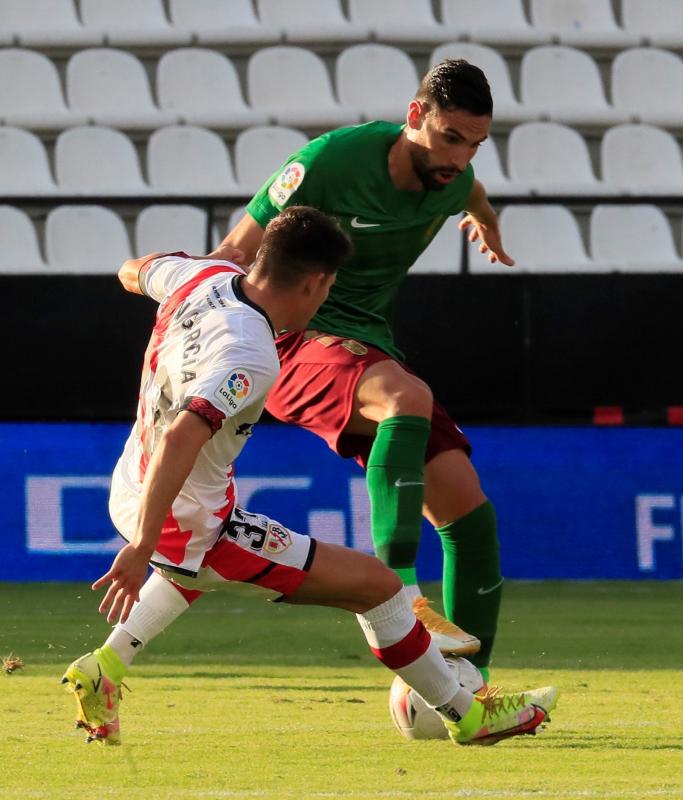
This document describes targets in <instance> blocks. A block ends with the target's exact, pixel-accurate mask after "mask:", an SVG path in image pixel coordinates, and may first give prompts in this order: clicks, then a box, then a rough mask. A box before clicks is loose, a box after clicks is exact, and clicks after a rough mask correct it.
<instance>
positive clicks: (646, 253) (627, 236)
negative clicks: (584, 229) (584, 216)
mask: <svg viewBox="0 0 683 800" xmlns="http://www.w3.org/2000/svg"><path fill="white" fill-rule="evenodd" d="M590 240H591V253H592V255H593V258H594V259H595V260H596V261H597V262H598V263H600V264H602V265H604V266H605V267H606V268H609V269H612V270H616V271H618V272H680V271H682V270H683V261H681V259H680V258H679V257H678V253H677V252H676V248H675V247H674V242H673V236H672V234H671V226H670V225H669V221H668V220H667V218H666V216H665V215H664V213H663V212H662V210H661V209H659V208H657V207H656V206H651V205H633V206H613V205H599V206H596V207H595V208H594V209H593V213H592V214H591V221H590Z"/></svg>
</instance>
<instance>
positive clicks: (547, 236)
mask: <svg viewBox="0 0 683 800" xmlns="http://www.w3.org/2000/svg"><path fill="white" fill-rule="evenodd" d="M500 230H501V236H502V239H503V242H504V245H505V250H506V252H508V253H509V254H510V255H511V256H512V258H514V259H515V266H514V267H506V266H505V265H504V264H503V265H500V264H489V263H488V261H487V260H486V256H483V255H481V254H480V253H476V254H475V255H472V251H473V250H474V249H476V245H473V246H472V247H471V248H470V271H471V272H475V273H482V274H486V273H487V272H492V271H495V272H506V273H508V274H519V273H520V272H540V273H543V272H602V271H604V270H603V269H601V267H600V266H599V265H597V264H595V263H593V261H592V259H590V258H589V257H588V254H587V253H586V248H585V247H584V244H583V240H582V238H581V232H580V231H579V226H578V223H577V221H576V219H575V218H574V215H573V214H572V213H571V211H569V209H568V208H565V207H564V206H556V205H514V206H507V207H506V208H504V209H503V211H502V212H501V215H500Z"/></svg>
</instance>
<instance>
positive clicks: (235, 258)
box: [210, 242, 249, 268]
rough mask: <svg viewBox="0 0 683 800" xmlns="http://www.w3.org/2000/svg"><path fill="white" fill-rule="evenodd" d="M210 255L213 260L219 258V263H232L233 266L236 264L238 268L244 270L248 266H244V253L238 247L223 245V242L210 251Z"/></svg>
mask: <svg viewBox="0 0 683 800" xmlns="http://www.w3.org/2000/svg"><path fill="white" fill-rule="evenodd" d="M210 255H211V256H212V257H213V258H220V259H221V261H232V263H233V264H237V266H239V267H244V268H246V267H248V266H249V264H245V261H246V258H245V255H244V252H243V251H242V250H240V249H239V247H233V246H232V245H230V244H225V242H223V243H221V244H220V245H218V247H217V248H216V249H215V250H212V252H211V253H210Z"/></svg>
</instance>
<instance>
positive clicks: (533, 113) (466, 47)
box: [429, 42, 541, 124]
mask: <svg viewBox="0 0 683 800" xmlns="http://www.w3.org/2000/svg"><path fill="white" fill-rule="evenodd" d="M445 58H464V59H465V61H469V62H470V64H474V65H475V66H477V67H479V68H480V69H482V70H483V71H484V74H485V75H486V79H487V80H488V82H489V84H490V86H491V93H492V94H493V122H494V124H496V123H500V122H503V123H507V124H516V123H518V122H530V121H531V120H534V119H539V117H540V115H541V111H540V109H538V108H533V107H532V106H531V105H529V104H524V105H522V104H521V103H520V102H519V101H518V100H517V98H516V97H515V95H514V92H513V91H512V81H511V79H510V70H509V69H508V65H507V63H506V62H505V59H504V58H503V56H501V54H500V53H499V52H498V51H497V50H494V49H493V48H492V47H486V46H485V45H481V44H470V43H469V42H447V43H446V44H442V45H440V46H439V47H437V48H435V49H434V50H433V51H432V54H431V56H430V58H429V66H430V67H433V66H434V65H435V64H438V63H439V62H440V61H443V60H444V59H445Z"/></svg>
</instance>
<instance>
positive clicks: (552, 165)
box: [508, 122, 614, 195]
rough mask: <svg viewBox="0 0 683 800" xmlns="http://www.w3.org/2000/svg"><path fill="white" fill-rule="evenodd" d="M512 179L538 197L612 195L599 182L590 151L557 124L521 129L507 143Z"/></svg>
mask: <svg viewBox="0 0 683 800" xmlns="http://www.w3.org/2000/svg"><path fill="white" fill-rule="evenodd" d="M508 166H509V171H510V178H511V179H512V180H513V181H520V182H522V183H527V184H529V185H530V186H531V187H532V189H533V190H534V191H536V192H538V193H539V194H554V195H557V194H612V193H613V192H614V187H611V186H607V185H605V184H603V183H602V182H600V181H598V180H596V178H595V174H594V173H593V167H592V166H591V161H590V156H589V154H588V147H587V146H586V142H585V141H584V139H583V137H582V136H581V135H580V134H578V133H577V132H576V131H575V130H573V129H572V128H567V127H566V126H565V125H560V124H558V123H556V122H526V123H524V124H523V125H518V126H517V127H516V128H514V129H513V131H512V133H511V134H510V139H509V142H508Z"/></svg>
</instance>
